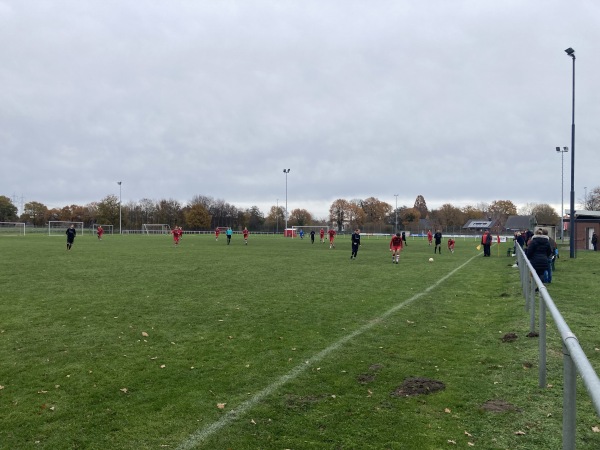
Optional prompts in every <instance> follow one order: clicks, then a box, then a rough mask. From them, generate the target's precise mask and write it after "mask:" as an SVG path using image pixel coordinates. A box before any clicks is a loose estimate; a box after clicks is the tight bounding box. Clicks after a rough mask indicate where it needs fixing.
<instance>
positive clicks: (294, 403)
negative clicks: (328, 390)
mask: <svg viewBox="0 0 600 450" xmlns="http://www.w3.org/2000/svg"><path fill="white" fill-rule="evenodd" d="M325 398H327V396H326V395H306V396H300V395H287V396H286V397H285V406H286V407H287V408H289V409H306V408H308V407H310V406H311V405H314V404H316V403H319V402H320V401H322V400H324V399H325Z"/></svg>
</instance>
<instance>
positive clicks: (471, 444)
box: [467, 442, 475, 447]
mask: <svg viewBox="0 0 600 450" xmlns="http://www.w3.org/2000/svg"><path fill="white" fill-rule="evenodd" d="M467 445H468V446H469V447H475V444H473V443H472V442H467Z"/></svg>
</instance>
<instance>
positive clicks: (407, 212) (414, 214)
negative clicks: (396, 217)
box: [400, 208, 421, 230]
mask: <svg viewBox="0 0 600 450" xmlns="http://www.w3.org/2000/svg"><path fill="white" fill-rule="evenodd" d="M400 218H401V219H402V223H404V224H405V225H406V226H408V227H409V228H410V229H411V230H412V229H413V228H414V225H415V224H416V223H418V222H419V220H421V213H420V212H419V210H418V209H416V208H406V209H404V210H402V211H401V212H400Z"/></svg>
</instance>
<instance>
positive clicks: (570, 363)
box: [516, 245, 600, 450]
mask: <svg viewBox="0 0 600 450" xmlns="http://www.w3.org/2000/svg"><path fill="white" fill-rule="evenodd" d="M516 254H517V262H518V266H519V272H520V275H521V286H522V289H523V296H524V297H525V311H528V312H529V327H530V332H532V333H535V299H536V297H538V296H537V295H536V294H539V299H540V301H539V358H540V361H539V386H540V387H541V388H544V387H546V311H549V312H550V315H551V316H552V320H554V323H555V324H556V327H557V329H558V331H559V333H560V336H561V340H562V348H563V356H564V357H563V376H564V393H563V430H562V431H563V439H562V442H563V446H562V448H563V450H574V449H575V425H576V417H577V412H576V403H577V402H576V400H577V394H576V382H577V375H578V374H579V375H580V376H581V379H582V381H583V384H584V386H585V388H586V390H587V392H588V394H589V396H590V399H591V401H592V404H593V405H594V408H595V410H596V413H597V414H598V416H600V379H599V378H598V374H597V373H596V372H595V371H594V368H593V367H592V365H591V364H590V361H589V360H588V358H587V356H586V355H585V353H584V352H583V349H582V348H581V346H580V345H579V341H578V340H577V337H576V336H575V334H574V333H573V332H572V331H571V329H570V328H569V326H568V325H567V323H566V322H565V319H564V318H563V317H562V315H561V313H560V311H559V310H558V308H557V307H556V305H555V304H554V301H553V300H552V297H550V294H549V293H548V290H547V289H546V286H545V285H544V283H543V282H542V280H540V278H539V277H538V275H537V273H536V271H535V269H534V268H533V267H532V265H531V263H530V262H529V260H528V259H527V257H526V256H525V253H524V252H523V249H522V248H521V247H520V246H518V245H517V246H516Z"/></svg>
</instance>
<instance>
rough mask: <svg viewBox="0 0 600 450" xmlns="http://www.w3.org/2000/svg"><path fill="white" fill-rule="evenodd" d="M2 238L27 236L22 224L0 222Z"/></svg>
mask: <svg viewBox="0 0 600 450" xmlns="http://www.w3.org/2000/svg"><path fill="white" fill-rule="evenodd" d="M0 236H25V224H24V223H22V222H0Z"/></svg>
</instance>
